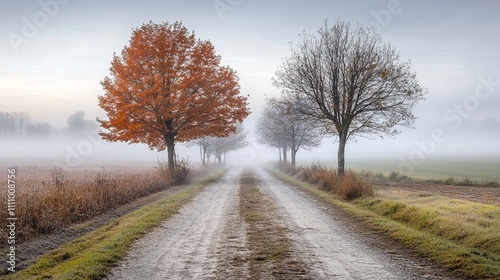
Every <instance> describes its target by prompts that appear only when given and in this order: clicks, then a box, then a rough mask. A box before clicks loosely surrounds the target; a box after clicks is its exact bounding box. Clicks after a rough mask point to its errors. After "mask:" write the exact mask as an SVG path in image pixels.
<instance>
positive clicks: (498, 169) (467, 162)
mask: <svg viewBox="0 0 500 280" xmlns="http://www.w3.org/2000/svg"><path fill="white" fill-rule="evenodd" d="M309 164H310V162H304V165H309ZM322 164H324V165H326V166H336V164H337V163H336V162H333V161H332V162H322ZM400 165H401V161H400V160H399V159H397V158H393V159H366V160H352V159H349V158H346V168H350V169H352V170H356V171H361V170H365V171H368V170H369V171H373V172H383V173H385V175H388V174H389V173H390V172H392V171H396V172H401V173H405V172H402V171H406V170H405V169H403V170H400ZM414 168H415V170H414V172H413V173H412V174H406V175H409V176H410V177H414V178H419V179H447V178H450V177H453V178H457V179H463V178H470V179H473V180H477V181H500V157H435V158H427V159H426V160H425V162H424V163H423V164H421V165H418V166H414Z"/></svg>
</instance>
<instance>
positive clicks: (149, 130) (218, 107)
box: [99, 22, 249, 150]
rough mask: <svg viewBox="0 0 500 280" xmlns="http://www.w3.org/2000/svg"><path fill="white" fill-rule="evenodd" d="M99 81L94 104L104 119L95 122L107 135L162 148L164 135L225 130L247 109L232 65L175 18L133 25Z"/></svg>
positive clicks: (180, 138)
mask: <svg viewBox="0 0 500 280" xmlns="http://www.w3.org/2000/svg"><path fill="white" fill-rule="evenodd" d="M101 84H102V86H103V88H104V90H105V92H106V93H105V94H104V95H102V96H99V106H100V107H101V108H102V109H104V110H105V111H106V113H107V115H108V117H109V120H99V122H100V124H101V126H102V127H103V128H105V129H107V130H108V131H109V132H102V133H101V136H102V137H103V138H104V139H107V140H109V141H124V142H129V143H146V144H148V145H149V147H150V148H151V149H153V148H156V149H158V150H164V149H165V147H166V145H167V144H168V141H169V140H170V141H175V142H184V141H190V140H193V139H196V138H200V137H203V136H217V137H224V136H227V135H228V134H229V133H230V132H233V131H234V130H235V124H236V123H238V122H242V121H243V120H244V118H246V117H247V116H248V114H249V110H248V108H247V101H246V100H247V99H246V97H243V96H240V95H239V93H240V91H239V85H238V77H237V76H236V73H235V71H234V70H232V69H231V68H229V67H227V66H221V65H220V57H219V56H217V55H216V54H215V51H214V47H213V46H212V44H211V43H210V42H209V41H200V40H196V39H195V36H194V33H189V32H188V30H187V29H186V28H185V27H183V26H182V24H181V23H179V22H176V23H174V24H168V23H162V24H154V23H151V22H150V23H149V24H144V25H143V26H142V27H140V28H138V29H136V30H134V31H133V33H132V38H131V39H130V45H129V46H125V48H124V49H123V51H122V54H121V56H118V55H116V54H115V55H114V57H113V61H112V62H111V68H110V76H109V77H106V78H104V80H103V81H102V82H101Z"/></svg>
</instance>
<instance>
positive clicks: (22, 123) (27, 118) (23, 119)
mask: <svg viewBox="0 0 500 280" xmlns="http://www.w3.org/2000/svg"><path fill="white" fill-rule="evenodd" d="M15 116H16V125H17V129H18V130H19V136H20V137H23V135H25V134H26V132H27V130H28V126H29V125H30V124H31V121H32V120H33V118H32V117H31V115H30V114H29V113H28V112H18V113H17V114H16V115H15Z"/></svg>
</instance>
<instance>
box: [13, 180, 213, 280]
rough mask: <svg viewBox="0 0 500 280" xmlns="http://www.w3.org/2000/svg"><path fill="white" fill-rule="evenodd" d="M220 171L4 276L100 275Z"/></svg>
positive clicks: (29, 277)
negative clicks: (22, 268) (137, 240)
mask: <svg viewBox="0 0 500 280" xmlns="http://www.w3.org/2000/svg"><path fill="white" fill-rule="evenodd" d="M222 174H223V172H219V173H217V174H215V175H212V176H211V177H209V178H207V179H205V180H203V181H201V182H199V183H198V184H195V185H191V186H187V187H186V188H184V189H182V190H181V191H179V192H178V193H176V194H173V195H171V196H168V197H165V198H163V199H161V200H158V201H157V202H154V203H152V204H149V205H147V206H144V207H142V208H141V209H139V210H137V211H135V212H132V213H130V214H128V215H125V216H123V217H121V218H119V219H116V220H115V221H113V222H111V223H110V224H108V225H106V226H104V227H101V228H99V229H98V230H96V231H94V232H92V233H89V234H87V235H85V236H83V237H81V238H78V239H75V240H73V241H72V242H69V243H68V244H66V245H65V246H63V247H61V248H59V249H56V250H53V251H51V252H50V253H48V254H46V255H44V256H42V257H41V258H40V260H39V261H38V262H36V263H35V264H33V265H31V266H29V267H27V268H26V269H24V270H22V271H19V272H17V273H15V274H10V275H8V276H7V278H6V279H101V278H103V277H104V276H106V274H107V273H108V272H109V270H110V269H111V268H112V267H113V265H114V264H115V263H116V262H117V261H118V260H119V259H120V258H122V257H123V256H124V254H125V253H126V251H127V249H128V247H129V246H130V245H131V244H132V243H133V242H134V241H135V240H136V239H138V238H139V237H141V236H142V235H143V234H145V233H146V232H148V231H149V230H151V229H152V228H154V227H155V226H158V225H159V224H160V223H161V222H162V221H164V220H165V219H168V218H170V217H171V216H173V215H174V214H175V213H177V211H178V210H179V209H180V208H181V207H182V206H183V205H184V204H186V203H187V202H189V201H190V200H192V199H193V198H194V197H195V196H196V195H197V194H199V193H200V192H201V191H202V190H203V189H204V187H205V186H207V185H208V184H210V183H212V182H214V181H215V180H217V179H218V178H219V177H220V176H222Z"/></svg>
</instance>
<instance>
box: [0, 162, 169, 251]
mask: <svg viewBox="0 0 500 280" xmlns="http://www.w3.org/2000/svg"><path fill="white" fill-rule="evenodd" d="M173 181H174V180H173V179H171V178H170V176H168V173H166V172H165V170H164V168H163V167H162V166H161V165H160V167H158V168H157V169H156V170H154V169H142V170H133V169H130V170H123V169H120V170H110V171H108V170H105V169H104V168H101V169H94V170H88V169H87V170H74V171H64V170H63V169H61V168H58V167H52V168H48V167H38V166H26V167H20V168H18V170H17V178H16V216H17V224H16V226H17V227H16V233H17V236H16V237H17V240H16V241H17V242H18V243H22V242H23V241H24V240H27V239H28V238H30V237H32V236H36V235H38V234H48V233H52V232H54V231H56V230H58V229H61V228H62V227H65V226H68V225H71V224H73V223H77V222H82V221H85V220H87V219H89V218H91V217H94V216H96V215H99V214H101V213H104V212H106V211H108V210H110V209H114V208H116V207H118V206H120V205H124V204H127V203H129V202H131V201H133V200H136V199H138V198H140V197H143V196H147V195H150V194H152V193H155V192H158V191H161V190H164V189H166V188H167V187H169V186H171V185H172V184H173ZM0 184H1V186H0V188H1V191H0V193H1V197H6V191H7V187H6V186H4V185H5V184H6V180H4V181H2V182H1V183H0ZM6 204H7V200H6V199H2V200H0V209H7V205H6ZM6 218H7V211H0V219H1V220H6ZM2 231H3V233H4V236H7V234H6V229H2Z"/></svg>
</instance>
